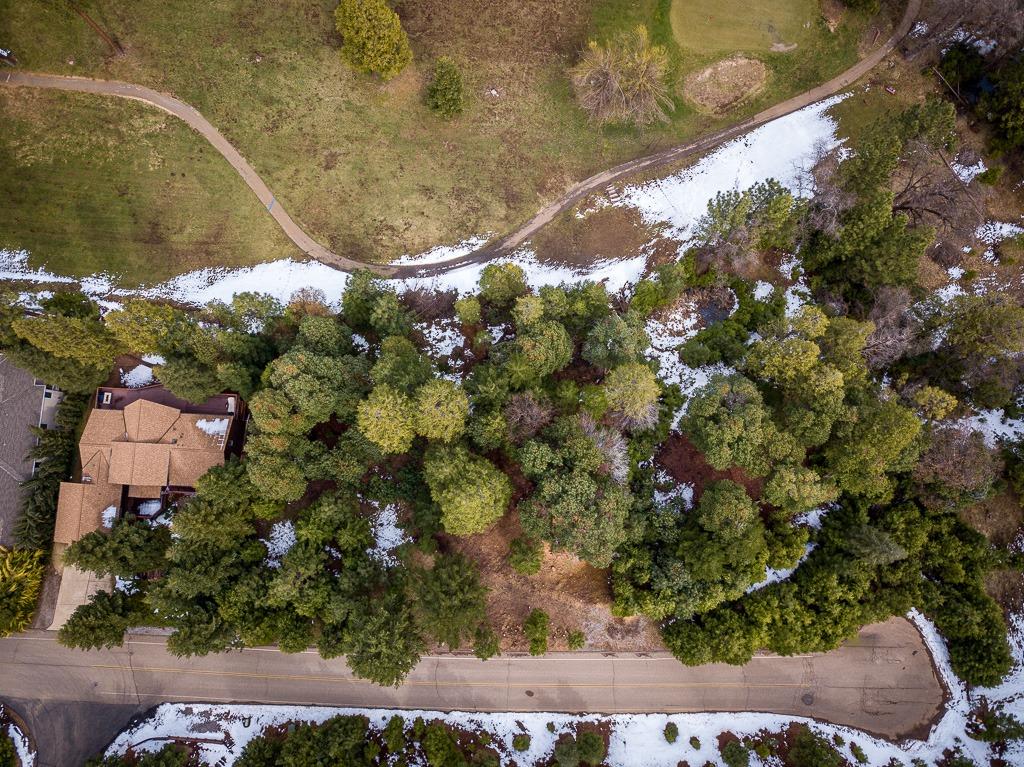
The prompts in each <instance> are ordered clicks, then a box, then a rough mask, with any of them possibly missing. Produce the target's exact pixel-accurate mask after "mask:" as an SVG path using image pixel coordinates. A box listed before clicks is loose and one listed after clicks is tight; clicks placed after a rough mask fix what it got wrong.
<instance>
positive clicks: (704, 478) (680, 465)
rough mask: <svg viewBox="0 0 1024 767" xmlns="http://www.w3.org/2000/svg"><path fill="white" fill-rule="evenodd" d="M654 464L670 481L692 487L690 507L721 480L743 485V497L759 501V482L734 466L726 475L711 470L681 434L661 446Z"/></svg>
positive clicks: (671, 437)
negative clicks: (661, 469)
mask: <svg viewBox="0 0 1024 767" xmlns="http://www.w3.org/2000/svg"><path fill="white" fill-rule="evenodd" d="M655 460H656V461H657V463H658V465H660V466H662V467H663V468H664V469H665V471H667V472H668V473H669V476H671V477H672V479H674V480H676V481H677V482H686V483H688V484H691V485H693V500H694V503H696V502H697V501H699V500H700V497H701V495H702V494H703V493H704V488H705V487H707V485H708V484H709V483H711V482H718V481H719V480H722V479H731V480H732V481H733V482H736V483H738V484H740V485H743V487H744V488H745V489H746V491H747V495H749V496H750V497H751V498H753V499H755V500H756V499H758V498H760V497H761V492H762V490H764V479H763V478H756V477H751V476H749V475H747V473H746V472H744V471H743V470H742V469H740V468H739V467H738V466H733V467H731V468H729V469H728V470H727V471H719V470H718V469H715V468H713V467H712V466H711V464H709V463H708V462H707V460H706V459H705V458H704V455H703V454H702V453H701V452H700V451H699V450H698V449H697V448H696V447H694V445H693V443H692V442H690V440H688V439H687V438H686V437H684V436H683V435H681V434H671V435H670V436H669V438H668V440H667V441H666V442H665V443H664V444H662V446H661V449H660V450H659V451H658V455H657V457H656V458H655Z"/></svg>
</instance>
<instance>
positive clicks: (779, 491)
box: [762, 463, 839, 516]
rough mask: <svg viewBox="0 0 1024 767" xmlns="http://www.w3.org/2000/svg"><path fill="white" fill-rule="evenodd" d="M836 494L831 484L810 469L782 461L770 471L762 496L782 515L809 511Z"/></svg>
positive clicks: (834, 498) (835, 496) (834, 487)
mask: <svg viewBox="0 0 1024 767" xmlns="http://www.w3.org/2000/svg"><path fill="white" fill-rule="evenodd" d="M838 497H839V488H837V487H836V486H835V484H833V483H832V482H830V481H828V480H826V479H822V477H821V476H820V475H819V474H818V472H816V471H815V470H814V469H810V468H808V467H806V466H801V465H799V464H794V463H783V464H780V465H778V466H776V467H775V468H774V469H773V470H772V472H771V474H770V475H769V477H768V481H767V482H766V483H765V486H764V494H763V496H762V498H763V500H764V501H765V502H766V503H769V504H771V505H772V506H775V507H776V508H778V509H779V510H780V511H781V512H782V513H783V514H784V515H786V516H794V515H796V514H801V513H803V512H805V511H810V510H811V509H814V508H817V507H818V506H822V505H824V504H826V503H831V502H832V501H834V500H836V498H838Z"/></svg>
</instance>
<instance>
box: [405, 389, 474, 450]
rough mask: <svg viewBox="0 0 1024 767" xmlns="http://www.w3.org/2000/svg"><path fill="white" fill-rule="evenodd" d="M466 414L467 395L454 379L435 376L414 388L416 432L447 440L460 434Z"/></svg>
mask: <svg viewBox="0 0 1024 767" xmlns="http://www.w3.org/2000/svg"><path fill="white" fill-rule="evenodd" d="M468 417H469V398H468V397H467V396H466V394H465V392H463V391H462V389H461V388H460V387H459V386H458V385H457V384H455V383H453V382H451V381H447V380H444V379H435V380H433V381H430V382H429V383H426V384H424V385H423V386H421V387H420V389H419V391H417V392H416V417H415V423H416V433H417V434H419V435H421V436H423V437H426V438H427V439H435V440H440V441H442V442H451V441H452V440H454V439H457V438H458V437H460V436H462V433H463V432H464V431H465V429H466V419H467V418H468Z"/></svg>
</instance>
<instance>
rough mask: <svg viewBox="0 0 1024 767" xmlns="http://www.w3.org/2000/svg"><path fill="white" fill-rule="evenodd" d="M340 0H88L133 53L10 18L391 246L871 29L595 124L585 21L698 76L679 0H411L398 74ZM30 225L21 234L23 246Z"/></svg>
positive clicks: (61, 59)
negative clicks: (730, 85) (665, 116)
mask: <svg viewBox="0 0 1024 767" xmlns="http://www.w3.org/2000/svg"><path fill="white" fill-rule="evenodd" d="M335 5H336V0H314V1H312V2H311V1H310V0H279V2H275V3H267V2H256V0H236V1H234V2H229V1H228V0H209V2H204V3H188V4H185V3H180V2H179V3H175V2H166V1H165V2H157V1H156V0H134V1H133V2H132V3H124V2H120V1H119V0H91V2H89V3H88V4H87V8H88V10H89V13H90V14H91V15H92V16H93V18H95V19H96V20H97V22H99V23H100V24H101V25H102V26H103V27H104V28H106V29H108V30H110V31H111V33H113V34H114V35H115V36H116V37H117V38H118V39H119V40H120V41H121V43H122V44H123V45H124V47H125V49H126V51H127V55H126V56H123V57H117V58H114V57H110V56H109V55H108V51H107V49H106V46H105V44H104V43H103V42H102V41H101V40H100V39H99V37H98V36H96V35H95V34H94V33H93V32H92V31H91V30H90V29H89V28H88V27H87V26H86V25H85V23H84V22H83V21H82V20H81V19H80V18H79V17H77V16H76V15H74V14H73V13H71V12H70V11H69V10H67V9H66V6H64V5H61V4H55V3H51V2H48V1H47V0H0V18H4V19H5V22H6V27H7V30H8V35H7V39H6V40H5V44H6V45H8V46H9V47H12V48H13V49H14V51H15V53H16V54H17V55H18V57H19V59H20V61H21V63H22V66H23V67H24V68H26V69H37V70H43V71H50V72H59V73H74V74H86V75H93V76H98V77H109V78H116V79H122V80H128V81H132V82H139V83H142V84H145V85H149V86H151V87H156V88H160V89H163V90H167V91H170V92H173V93H175V94H176V95H177V96H179V97H180V98H182V99H184V100H185V101H187V102H189V103H191V104H193V105H194V106H196V107H197V108H198V109H199V110H200V111H202V112H203V114H204V115H205V116H206V117H207V118H208V119H209V120H210V121H211V122H212V123H213V124H214V125H216V126H217V127H218V128H219V129H220V130H221V131H222V132H223V133H224V134H225V135H226V136H227V137H228V138H229V139H230V140H231V141H232V142H233V143H234V144H235V145H236V146H237V147H238V148H239V150H240V151H241V152H242V154H243V155H245V156H246V157H247V158H248V159H249V161H250V162H251V163H252V164H253V165H254V166H255V167H256V169H257V171H258V172H259V173H260V174H261V175H263V176H264V178H265V180H266V181H267V183H268V184H269V186H270V187H271V189H272V190H273V191H274V192H275V194H276V195H277V197H278V199H279V200H281V202H282V203H283V204H285V205H286V207H287V208H288V210H289V212H290V213H291V214H292V216H293V217H294V218H295V219H296V220H297V221H298V222H299V223H300V224H301V225H302V226H303V227H305V228H306V229H307V231H309V233H310V234H311V235H312V236H314V237H315V238H317V239H319V240H321V241H322V242H324V243H325V244H327V245H328V246H329V247H331V248H332V249H334V250H335V251H336V252H338V253H340V254H342V255H346V256H349V257H352V258H357V259H364V260H378V261H380V260H387V259H390V258H393V257H395V256H397V255H400V254H403V253H415V252H419V251H422V250H424V249H427V248H429V247H431V246H433V245H436V244H438V243H450V242H455V241H458V240H460V239H463V238H466V237H469V236H472V235H477V234H481V233H486V232H492V233H494V234H496V235H497V234H501V233H503V232H505V231H507V230H509V229H511V228H512V227H514V225H515V224H517V223H518V222H520V221H522V220H524V219H525V218H526V217H528V216H529V215H530V214H531V213H532V212H533V211H534V210H536V209H537V208H538V207H539V206H540V205H542V204H543V203H544V202H545V201H546V200H549V199H551V198H553V197H555V196H557V194H558V193H559V192H560V191H562V190H563V189H564V188H565V187H566V186H567V185H568V184H570V183H571V182H572V181H573V180H576V179H579V178H581V177H584V176H586V175H589V174H590V173H592V172H594V171H597V170H599V169H601V168H604V167H607V166H610V165H613V164H615V163H617V162H621V161H623V160H625V159H628V158H630V157H634V156H637V155H640V154H643V153H646V152H649V151H654V150H656V149H658V148H660V147H662V146H666V145H669V144H673V143H677V142H678V141H680V140H684V139H685V138H688V137H691V136H694V135H697V134H700V133H703V132H705V131H707V130H710V129H713V128H715V127H718V126H719V125H721V124H722V123H723V122H726V121H731V120H734V119H737V118H738V117H739V116H741V114H745V113H749V112H751V111H753V110H756V109H757V108H760V107H763V106H765V105H766V104H768V103H771V102H774V101H776V100H778V99H779V98H783V97H785V96H787V95H791V94H792V93H794V92H797V91H799V90H801V89H803V88H804V87H806V86H807V85H809V84H813V83H816V82H819V81H821V80H824V79H827V77H829V76H831V75H833V74H835V73H836V72H838V71H840V70H841V69H843V68H844V67H845V66H847V65H849V64H850V63H851V62H852V61H853V60H854V58H855V45H854V43H855V41H856V38H857V37H858V35H859V33H860V31H861V30H862V29H863V20H860V19H856V18H853V19H851V23H850V25H849V26H848V27H844V28H843V29H841V31H840V32H838V33H837V34H836V35H835V36H833V37H831V38H829V39H828V40H824V41H821V40H819V44H818V45H817V46H816V47H815V46H811V47H809V48H808V49H806V50H802V51H800V55H799V56H793V54H765V55H766V57H768V59H769V60H771V66H772V68H773V71H774V72H776V75H775V76H774V77H773V78H772V80H771V82H770V84H769V87H767V88H766V89H765V91H764V92H762V94H761V95H760V96H759V97H758V98H757V99H756V100H755V101H753V102H751V103H748V104H745V105H744V106H743V107H741V108H740V110H739V111H737V112H736V113H734V114H731V115H728V116H727V117H726V118H722V119H715V118H711V117H707V116H705V115H700V114H698V113H697V112H696V111H695V110H693V109H691V108H690V107H688V106H686V105H685V104H684V103H683V102H682V100H681V99H679V102H680V106H679V108H677V110H676V112H675V114H674V115H673V116H672V118H673V119H672V121H671V122H670V123H669V124H668V125H665V126H657V127H655V128H651V129H648V130H646V131H637V130H634V129H631V128H623V127H610V128H604V129H602V128H598V127H596V126H594V125H591V124H589V123H588V122H587V120H586V119H585V117H584V115H583V114H582V113H581V112H580V111H579V110H578V109H577V108H576V107H575V105H574V102H573V99H572V93H571V89H570V88H569V84H568V80H567V77H566V75H565V70H566V68H567V67H568V66H570V65H571V64H572V63H573V62H574V60H575V57H576V55H577V53H578V51H579V50H580V48H581V47H582V46H583V45H584V44H585V41H586V40H587V38H588V37H591V36H597V37H608V36H610V35H611V34H613V33H614V32H615V31H616V30H619V29H623V28H628V27H629V26H631V25H633V24H635V23H645V24H647V25H648V26H649V27H651V29H652V34H653V36H654V38H655V40H657V41H658V42H661V43H664V44H667V45H668V46H669V47H670V52H671V55H672V60H673V71H672V78H673V80H676V81H681V78H682V77H683V76H685V74H686V73H687V72H688V71H691V70H692V69H693V68H694V67H696V66H701V65H703V62H704V59H705V57H704V56H695V55H694V54H693V53H692V52H687V51H684V50H682V49H680V48H678V47H677V46H675V44H674V42H673V41H672V39H671V26H670V23H669V8H670V4H669V3H668V2H667V1H666V0H639V2H636V1H634V0H519V1H518V2H516V3H495V2H493V0H459V2H455V3H453V2H449V1H448V0H401V2H398V3H396V8H397V10H398V11H399V13H400V14H401V16H402V19H403V23H404V25H405V27H406V29H407V30H408V31H409V34H410V37H411V39H412V44H413V49H414V52H415V54H416V61H415V62H414V64H413V66H412V67H410V68H409V69H408V70H407V71H406V72H404V73H403V74H402V75H400V76H399V77H398V78H396V79H395V80H394V81H392V82H391V83H387V84H382V83H380V82H379V81H377V80H374V79H373V78H369V77H365V76H362V75H358V74H355V73H353V72H352V71H350V70H349V69H348V68H347V67H345V66H344V64H342V62H341V60H340V57H339V55H338V50H337V48H338V43H339V41H338V39H337V35H336V33H335V32H334V30H333V10H334V6H335ZM794 53H796V52H794ZM441 54H448V55H451V56H453V57H454V58H455V60H456V61H457V62H459V64H460V65H461V67H462V69H463V72H464V75H465V78H466V82H467V86H468V96H469V100H468V105H467V108H466V111H465V113H464V114H463V115H462V116H461V117H459V118H457V119H456V120H454V121H451V122H445V121H442V120H440V119H438V118H436V117H435V116H434V115H433V114H431V113H430V112H429V111H428V110H427V109H426V107H425V106H424V105H423V101H422V90H423V86H424V84H425V82H426V79H427V77H428V76H429V72H430V69H431V63H432V61H433V59H434V58H435V57H436V56H438V55H441ZM786 56H789V58H788V59H786V58H781V57H786ZM773 57H780V60H779V61H778V62H775V61H774V58H773ZM69 61H73V62H74V63H73V64H70V63H68V62H69ZM492 90H493V91H495V92H496V93H497V95H496V96H495V95H492V94H491V91H492ZM94 117H95V113H94V112H90V111H89V109H84V111H83V112H82V116H81V118H79V117H77V116H75V115H74V114H68V115H66V117H65V119H66V120H67V122H68V123H69V124H76V123H78V122H79V120H81V123H82V127H84V128H85V129H86V130H88V129H89V126H88V123H89V122H90V120H94ZM103 161H104V162H108V161H114V162H116V159H115V158H114V156H113V155H112V156H111V157H109V158H104V159H103ZM183 167H184V166H183ZM210 167H212V165H210V164H208V165H206V166H196V167H191V168H190V170H191V171H192V172H194V173H195V175H196V176H197V177H199V178H200V181H199V182H197V183H199V184H200V185H204V184H205V181H206V175H205V174H207V173H208V172H209V171H208V170H207V168H210ZM39 172H40V173H42V172H43V169H40V170H39ZM126 175H130V174H126ZM70 180H71V179H69V181H70ZM129 181H130V179H129ZM59 182H60V178H59V177H58V178H55V179H53V183H55V184H57V183H59ZM210 183H211V184H213V183H214V179H212V178H211V179H210ZM129 188H130V185H129ZM91 194H92V195H94V197H93V198H92V200H91V203H90V204H94V205H98V206H107V204H108V203H109V202H110V201H111V200H113V199H114V195H113V193H112V192H111V191H110V187H105V186H99V187H93V189H92V190H91ZM105 196H106V197H105ZM224 202H225V203H226V202H227V201H226V200H225V201H224ZM162 207H163V209H165V210H166V209H170V208H173V206H172V205H164V206H162ZM39 212H40V210H39V208H38V207H37V208H36V209H35V211H34V213H36V214H38V213H39ZM54 212H56V210H54ZM231 215H233V206H232V205H227V204H221V205H213V206H209V207H204V208H202V209H201V210H199V211H198V212H197V213H196V216H197V217H196V218H195V219H194V222H195V225H196V226H200V227H203V228H206V229H212V228H213V224H214V222H213V221H212V220H208V219H214V218H216V219H217V220H218V221H221V222H223V221H224V219H225V217H228V218H230V216H231ZM19 220H21V221H26V220H29V219H28V217H27V216H21V217H19ZM268 221H269V219H268ZM242 228H248V224H246V225H245V226H242ZM144 231H145V230H144V229H140V228H139V227H136V228H135V229H132V228H131V227H129V228H128V229H126V230H125V231H124V233H123V236H125V237H132V238H135V239H139V238H140V237H143V236H144ZM261 231H262V230H261ZM10 234H12V235H15V236H18V235H20V234H21V233H20V232H19V231H18V230H17V229H15V230H13V231H12V232H10ZM29 240H31V237H26V238H23V239H22V244H23V246H28V245H29V244H31V243H30V242H28V241H29ZM175 244H178V243H175ZM99 245H104V246H105V245H106V243H98V244H97V245H96V246H93V247H92V248H90V249H88V250H91V251H92V252H98V248H99ZM37 247H38V246H37ZM227 247H228V246H225V252H226V249H227ZM236 247H237V249H238V252H236V253H235V254H233V258H234V259H235V260H236V261H247V260H252V259H253V258H263V257H265V254H264V253H265V251H266V249H267V248H266V246H264V247H263V248H262V250H261V253H260V254H259V255H253V254H252V253H249V252H242V251H243V248H247V247H249V246H248V243H247V242H243V241H239V242H238V243H237V245H236ZM61 257H62V258H67V259H74V258H76V256H75V255H74V254H73V253H65V254H64V255H63V256H61ZM76 271H82V269H78V270H76Z"/></svg>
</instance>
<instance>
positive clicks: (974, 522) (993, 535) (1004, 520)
mask: <svg viewBox="0 0 1024 767" xmlns="http://www.w3.org/2000/svg"><path fill="white" fill-rule="evenodd" d="M960 516H961V517H962V518H963V520H964V521H965V522H966V523H967V524H969V525H970V526H971V527H973V528H974V529H975V530H977V531H978V532H980V533H981V534H982V535H984V536H985V537H986V538H988V539H989V541H990V542H991V543H992V544H994V545H996V546H1006V545H1008V544H1009V543H1010V542H1011V541H1013V539H1014V537H1016V535H1017V530H1019V529H1020V526H1021V524H1022V523H1024V509H1022V508H1021V501H1020V499H1019V498H1018V497H1017V496H1016V494H1014V493H1013V491H1012V490H1006V491H1004V492H1002V493H999V494H997V495H993V496H992V497H991V498H987V499H985V500H984V501H982V502H981V503H976V504H974V505H973V506H970V507H968V508H966V509H964V510H963V511H961V512H960Z"/></svg>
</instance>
